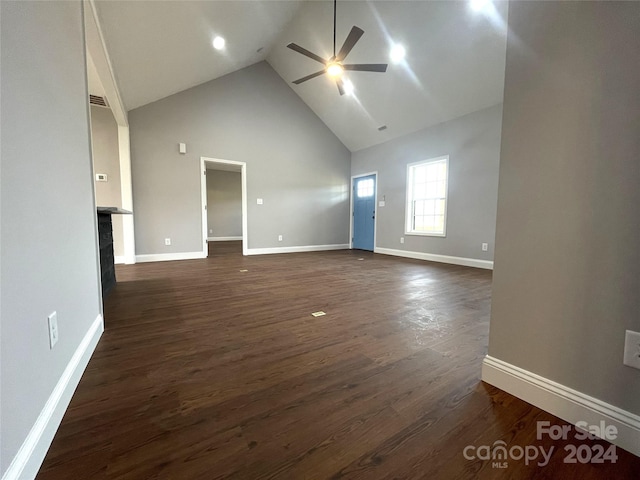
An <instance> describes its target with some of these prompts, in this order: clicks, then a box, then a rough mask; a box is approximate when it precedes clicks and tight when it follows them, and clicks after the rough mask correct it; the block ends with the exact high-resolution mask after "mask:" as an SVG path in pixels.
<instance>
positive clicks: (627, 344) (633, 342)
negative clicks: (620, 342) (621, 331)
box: [623, 330, 640, 369]
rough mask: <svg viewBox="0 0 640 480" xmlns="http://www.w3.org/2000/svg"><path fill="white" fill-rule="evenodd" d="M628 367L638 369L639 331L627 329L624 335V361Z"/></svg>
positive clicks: (639, 356)
mask: <svg viewBox="0 0 640 480" xmlns="http://www.w3.org/2000/svg"><path fill="white" fill-rule="evenodd" d="M623 363H624V364H625V365H627V366H629V367H633V368H637V369H640V333H638V332H633V331H631V330H627V331H626V332H625V336H624V361H623Z"/></svg>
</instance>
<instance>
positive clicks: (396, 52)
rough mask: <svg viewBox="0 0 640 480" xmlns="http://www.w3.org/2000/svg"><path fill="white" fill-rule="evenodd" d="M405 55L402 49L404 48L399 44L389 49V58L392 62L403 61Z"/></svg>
mask: <svg viewBox="0 0 640 480" xmlns="http://www.w3.org/2000/svg"><path fill="white" fill-rule="evenodd" d="M406 53H407V51H406V50H405V49H404V47H403V46H402V45H400V44H399V43H396V44H395V45H394V46H393V47H391V51H390V52H389V57H390V58H391V61H392V62H394V63H398V62H401V61H402V60H404V56H405V55H406Z"/></svg>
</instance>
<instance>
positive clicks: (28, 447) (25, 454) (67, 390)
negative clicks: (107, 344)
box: [2, 315, 104, 480]
mask: <svg viewBox="0 0 640 480" xmlns="http://www.w3.org/2000/svg"><path fill="white" fill-rule="evenodd" d="M103 331H104V322H103V319H102V315H98V316H97V317H96V319H95V321H94V322H93V323H92V324H91V327H89V330H88V331H87V333H86V334H85V336H84V338H83V339H82V341H81V342H80V345H78V348H76V351H75V352H74V354H73V356H72V357H71V360H69V363H68V364H67V366H66V368H65V369H64V372H62V376H61V377H60V379H59V380H58V383H57V384H56V386H55V388H54V389H53V392H51V395H49V399H48V400H47V403H45V405H44V408H43V409H42V411H41V412H40V415H39V416H38V418H37V420H36V423H35V424H34V425H33V427H31V430H30V431H29V434H28V435H27V438H26V439H25V441H24V442H23V443H22V446H21V447H20V450H18V453H17V454H16V456H15V457H13V460H12V461H11V464H10V465H9V468H8V469H7V471H6V472H5V473H4V475H3V476H2V480H26V479H33V478H36V475H37V474H38V470H39V469H40V466H41V465H42V462H43V460H44V457H45V455H46V454H47V451H48V450H49V447H50V446H51V442H52V441H53V437H54V435H55V434H56V431H57V430H58V427H59V426H60V422H61V421H62V417H63V416H64V414H65V412H66V411H67V407H68V406H69V402H70V401H71V397H72V396H73V393H74V392H75V390H76V387H77V386H78V383H79V382H80V378H81V377H82V374H83V373H84V370H85V368H86V367H87V364H88V363H89V359H90V358H91V355H93V352H94V350H95V348H96V345H97V344H98V340H99V339H100V336H101V335H102V332H103Z"/></svg>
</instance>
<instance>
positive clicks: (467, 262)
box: [373, 247, 493, 270]
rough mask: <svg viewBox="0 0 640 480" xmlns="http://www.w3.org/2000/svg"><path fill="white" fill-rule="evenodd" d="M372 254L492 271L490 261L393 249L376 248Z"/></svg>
mask: <svg viewBox="0 0 640 480" xmlns="http://www.w3.org/2000/svg"><path fill="white" fill-rule="evenodd" d="M373 252H374V253H381V254H383V255H394V256H396V257H405V258H415V259H416V260H427V261H429V262H439V263H450V264H452V265H463V266H465V267H475V268H484V269H487V270H493V262H492V261H491V260H480V259H477V258H465V257H452V256H450V255H437V254H435V253H424V252H410V251H408V250H396V249H394V248H382V247H376V248H375V249H374V250H373Z"/></svg>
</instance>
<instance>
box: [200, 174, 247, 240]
mask: <svg viewBox="0 0 640 480" xmlns="http://www.w3.org/2000/svg"><path fill="white" fill-rule="evenodd" d="M207 224H208V229H209V230H208V233H207V236H208V237H241V236H242V175H241V174H240V172H226V171H223V170H207Z"/></svg>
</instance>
